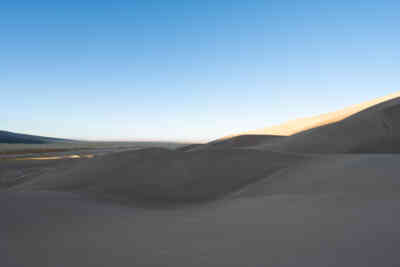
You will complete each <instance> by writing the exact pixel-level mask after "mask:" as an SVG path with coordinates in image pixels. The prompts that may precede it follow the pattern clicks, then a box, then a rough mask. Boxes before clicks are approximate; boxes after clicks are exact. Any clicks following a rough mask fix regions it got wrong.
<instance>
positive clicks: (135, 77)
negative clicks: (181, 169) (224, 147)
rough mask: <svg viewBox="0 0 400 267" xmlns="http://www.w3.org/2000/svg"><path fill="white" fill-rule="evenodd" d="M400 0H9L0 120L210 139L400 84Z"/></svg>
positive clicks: (32, 130) (2, 7) (3, 27)
mask: <svg viewBox="0 0 400 267" xmlns="http://www.w3.org/2000/svg"><path fill="white" fill-rule="evenodd" d="M399 13H400V1H394V0H393V1H385V0H382V1H376V0H364V1H352V0H348V1H342V0H337V1H316V0H315V1H313V0H309V1H307V0H304V1H290V0H287V1H282V0H268V1H267V0H265V1H257V0H254V1H243V0H219V1H215V0H210V1H209V0H202V1H197V0H193V1H190V0H185V1H184V0H181V1H179V0H168V1H165V0H158V1H157V0H142V1H134V0H132V1H119V0H114V1H102V0H97V1H83V0H80V1H77V0H70V1H41V0H37V1H18V0H14V1H8V0H5V1H1V4H0V129H1V130H8V131H14V132H20V133H28V134H38V135H45V136H53V137H65V138H75V139H84V140H123V141H125V140H162V141H184V142H186V141H190V142H204V141H208V140H213V139H216V138H219V137H221V136H224V135H228V134H232V133H237V132H242V131H245V130H252V129H257V128H263V127H267V126H270V125H274V124H279V123H281V122H284V121H286V120H288V119H294V118H297V117H304V116H311V115H316V114H319V113H324V112H329V111H334V110H337V109H339V108H343V107H346V106H349V105H352V104H356V103H359V102H362V101H365V100H370V99H374V98H376V97H379V96H384V95H387V94H390V93H392V92H396V91H398V90H400V89H399V87H398V85H399V84H400V75H399V72H398V71H399V70H400V49H399V44H400V32H399V29H400V19H399V15H398V14H399Z"/></svg>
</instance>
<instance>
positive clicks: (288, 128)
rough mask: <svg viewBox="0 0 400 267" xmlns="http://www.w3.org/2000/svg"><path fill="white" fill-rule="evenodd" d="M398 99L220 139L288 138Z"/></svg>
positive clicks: (392, 96)
mask: <svg viewBox="0 0 400 267" xmlns="http://www.w3.org/2000/svg"><path fill="white" fill-rule="evenodd" d="M397 97H400V92H396V93H393V94H390V95H387V96H384V97H380V98H377V99H374V100H371V101H366V102H363V103H361V104H356V105H353V106H350V107H347V108H344V109H341V110H338V111H334V112H329V113H325V114H321V115H317V116H312V117H306V118H299V119H295V120H291V121H288V122H285V123H282V124H280V125H277V126H272V127H267V128H262V129H258V130H253V131H247V132H243V133H239V134H234V135H230V136H226V137H222V138H221V139H227V138H231V137H233V136H238V135H282V136H289V135H293V134H296V133H299V132H302V131H306V130H309V129H312V128H316V127H321V126H324V125H328V124H331V123H335V122H338V121H341V120H343V119H345V118H348V117H350V116H352V115H354V114H356V113H358V112H360V111H362V110H365V109H368V108H370V107H373V106H375V105H378V104H380V103H383V102H386V101H389V100H391V99H394V98H397Z"/></svg>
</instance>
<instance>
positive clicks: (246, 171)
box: [0, 99, 400, 267]
mask: <svg viewBox="0 0 400 267" xmlns="http://www.w3.org/2000/svg"><path fill="white" fill-rule="evenodd" d="M399 101H400V100H398V99H391V100H389V101H386V102H383V103H380V104H378V105H375V106H372V107H369V108H367V109H364V110H362V111H361V112H359V113H355V114H353V115H351V116H350V117H347V118H345V119H343V120H341V121H338V122H335V123H332V124H327V125H323V126H319V127H317V128H313V129H309V130H306V131H304V132H301V133H297V134H294V135H291V136H284V137H282V136H254V135H245V136H242V137H235V138H232V139H228V140H223V141H221V140H219V141H217V142H212V143H209V144H206V145H196V146H189V147H186V148H180V149H177V150H171V149H165V148H148V149H140V150H129V151H122V152H121V151H118V152H111V153H104V154H96V155H95V156H94V157H93V158H84V157H80V158H74V159H73V158H64V159H60V160H12V159H8V160H0V211H1V214H2V217H1V220H0V266H5V267H9V266H13V267H14V266H40V267H42V266H78V267H79V266H174V267H175V266H305V267H309V266H352V267H353V266H360V267H364V266H400V257H399V255H398V247H399V246H400V230H399V225H400V175H399V174H400V154H397V152H399V151H400V146H399V145H398V144H400V142H399V137H400V126H399V125H400V113H399V110H400V108H399V106H400V103H399ZM71 153H72V152H71Z"/></svg>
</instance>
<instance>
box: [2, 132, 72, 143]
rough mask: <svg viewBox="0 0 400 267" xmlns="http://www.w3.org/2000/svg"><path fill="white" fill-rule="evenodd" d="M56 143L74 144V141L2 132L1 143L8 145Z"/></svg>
mask: <svg viewBox="0 0 400 267" xmlns="http://www.w3.org/2000/svg"><path fill="white" fill-rule="evenodd" d="M56 142H73V140H68V139H61V138H52V137H44V136H36V135H29V134H19V133H13V132H8V131H0V143H8V144H47V143H56Z"/></svg>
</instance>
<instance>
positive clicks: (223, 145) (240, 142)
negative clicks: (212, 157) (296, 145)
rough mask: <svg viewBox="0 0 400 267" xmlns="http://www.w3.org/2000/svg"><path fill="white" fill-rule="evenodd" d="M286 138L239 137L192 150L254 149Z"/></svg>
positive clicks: (272, 136)
mask: <svg viewBox="0 0 400 267" xmlns="http://www.w3.org/2000/svg"><path fill="white" fill-rule="evenodd" d="M283 138H285V136H279V135H239V136H235V137H232V138H229V139H222V140H221V139H218V140H215V141H212V142H209V143H207V144H204V145H199V146H196V147H194V148H192V149H191V150H204V149H230V148H252V147H256V146H259V145H264V144H270V143H275V142H279V141H280V140H282V139H283Z"/></svg>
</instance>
